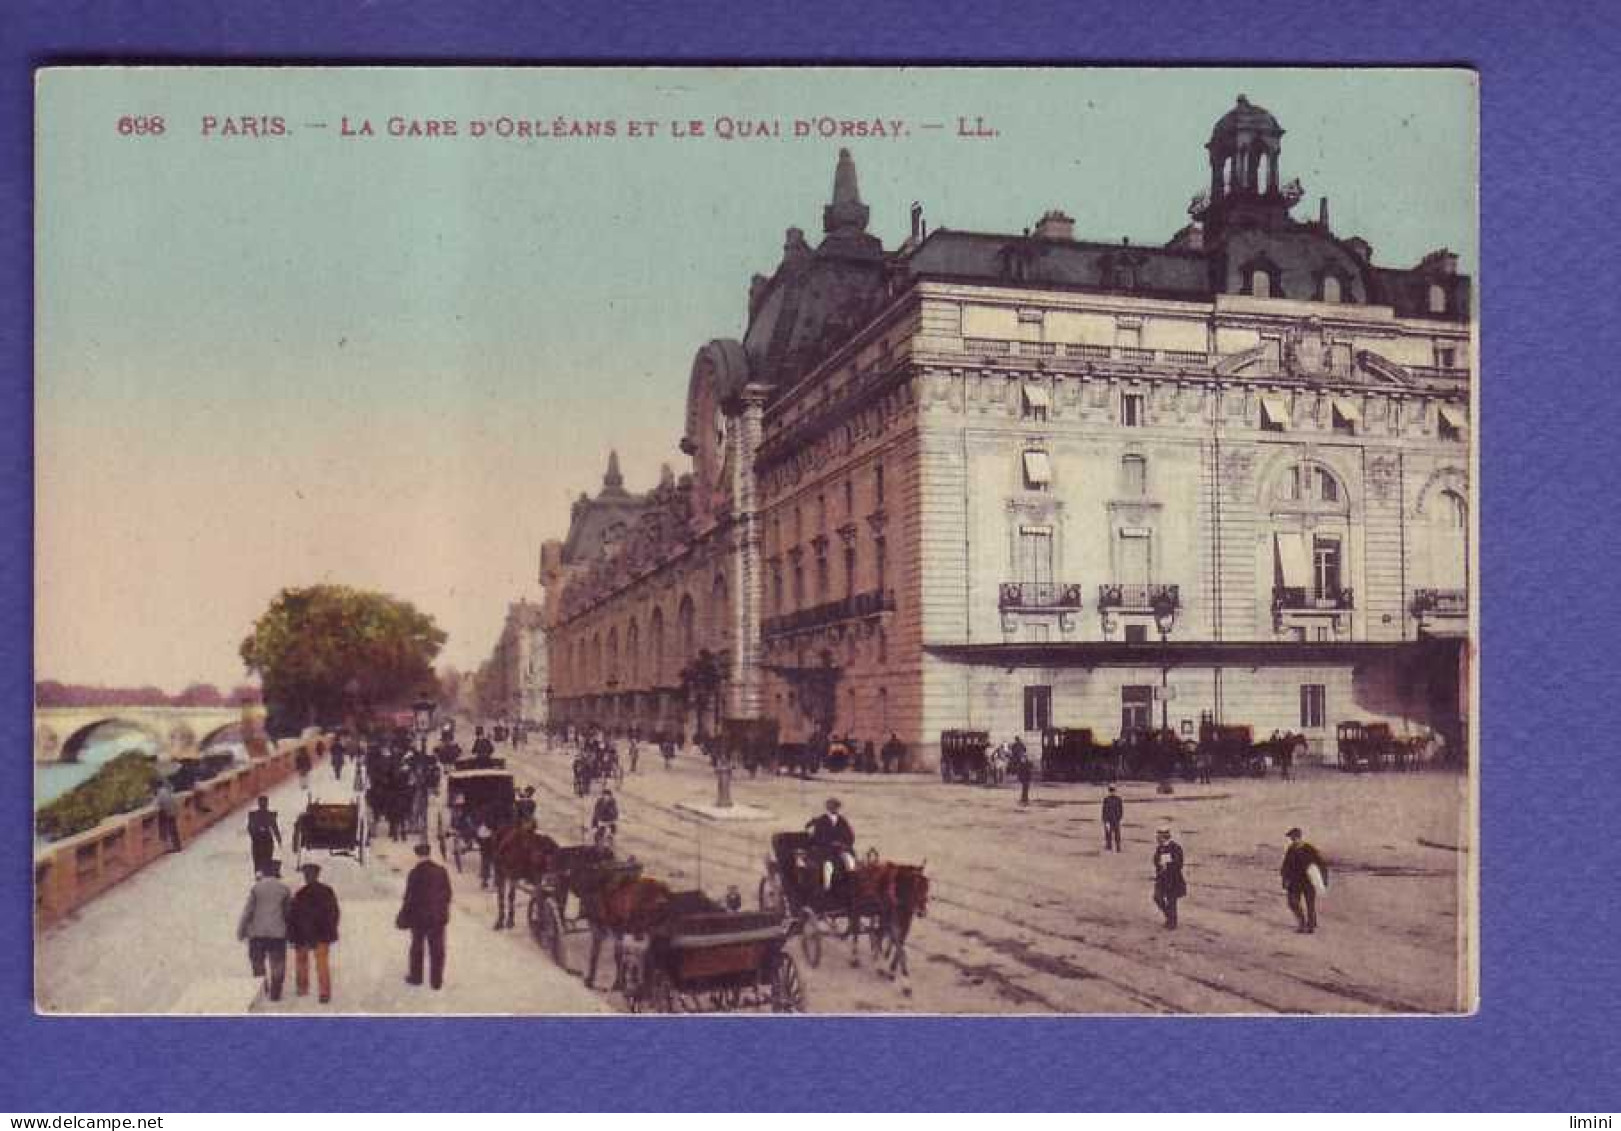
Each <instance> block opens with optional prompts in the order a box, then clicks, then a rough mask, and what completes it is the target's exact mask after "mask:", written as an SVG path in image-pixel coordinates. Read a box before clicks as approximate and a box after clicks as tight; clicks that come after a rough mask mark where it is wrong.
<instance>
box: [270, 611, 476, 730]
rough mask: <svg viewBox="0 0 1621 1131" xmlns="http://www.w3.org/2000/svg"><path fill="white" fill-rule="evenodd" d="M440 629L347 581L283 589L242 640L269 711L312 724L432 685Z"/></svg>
mask: <svg viewBox="0 0 1621 1131" xmlns="http://www.w3.org/2000/svg"><path fill="white" fill-rule="evenodd" d="M444 643H445V634H444V632H443V631H442V630H441V629H440V628H439V626H438V625H436V624H434V621H433V618H432V617H431V616H428V615H427V614H426V613H423V612H421V611H419V610H418V609H417V608H416V607H415V606H414V605H412V604H410V603H409V602H407V601H401V600H399V599H398V598H395V597H390V596H388V595H386V594H383V593H370V592H366V591H364V590H359V589H351V588H349V587H348V586H345V585H313V586H310V587H308V588H305V589H283V590H282V591H281V592H280V593H279V594H277V596H276V599H275V600H274V601H272V602H271V603H270V608H268V609H266V610H265V612H264V614H263V615H262V616H260V617H259V619H258V620H257V621H256V622H254V626H253V633H252V635H250V636H249V637H248V638H247V639H246V640H244V641H242V647H241V655H242V662H243V663H244V664H246V665H247V666H248V670H249V671H252V672H257V673H258V675H259V678H260V680H261V681H262V682H263V684H264V699H265V705H266V707H267V708H268V709H269V710H270V712H271V713H272V715H276V716H280V717H281V718H283V719H288V720H298V721H299V722H301V723H302V724H303V725H309V726H313V725H315V724H317V723H321V722H329V723H330V722H337V721H339V720H341V719H342V718H343V717H344V715H345V714H346V713H347V712H349V711H353V710H356V709H359V710H365V709H366V708H368V707H370V706H372V705H385V704H391V703H398V702H403V701H405V700H407V699H410V698H413V697H415V696H416V695H417V694H418V693H419V692H420V691H421V690H422V689H423V688H426V687H432V686H434V683H435V680H434V673H433V659H434V657H435V656H437V655H438V654H439V649H440V648H441V647H443V646H444Z"/></svg>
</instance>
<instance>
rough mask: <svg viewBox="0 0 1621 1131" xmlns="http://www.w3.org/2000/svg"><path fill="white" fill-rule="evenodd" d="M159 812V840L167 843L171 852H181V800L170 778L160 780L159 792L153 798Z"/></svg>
mask: <svg viewBox="0 0 1621 1131" xmlns="http://www.w3.org/2000/svg"><path fill="white" fill-rule="evenodd" d="M152 804H153V805H155V806H157V810H158V839H159V840H162V841H167V842H168V844H169V851H170V852H179V851H180V799H179V798H178V797H176V796H175V793H174V786H172V785H170V784H169V779H168V778H160V779H159V781H158V791H157V793H156V794H154V795H153V797H152Z"/></svg>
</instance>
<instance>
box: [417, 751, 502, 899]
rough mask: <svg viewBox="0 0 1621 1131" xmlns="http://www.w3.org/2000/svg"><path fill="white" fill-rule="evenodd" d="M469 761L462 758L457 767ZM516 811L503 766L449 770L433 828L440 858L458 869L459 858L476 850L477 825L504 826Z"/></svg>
mask: <svg viewBox="0 0 1621 1131" xmlns="http://www.w3.org/2000/svg"><path fill="white" fill-rule="evenodd" d="M496 761H499V759H496ZM470 762H471V759H465V760H464V762H458V763H457V766H462V765H463V764H464V763H470ZM516 810H517V787H516V786H515V785H514V783H513V778H512V774H511V773H510V772H509V771H507V770H506V769H504V768H500V769H488V768H481V769H472V768H468V769H455V770H452V771H451V772H450V773H449V774H447V775H446V776H445V808H444V809H443V810H441V811H440V813H439V818H438V827H437V829H436V830H435V831H436V834H437V837H438V840H439V856H440V858H441V859H444V860H453V861H454V862H455V864H456V871H458V872H460V871H461V870H462V857H463V856H464V855H466V854H469V853H474V852H477V851H478V827H479V825H480V824H481V823H482V824H485V825H488V826H489V827H490V828H492V829H501V828H506V827H507V826H508V825H511V824H512V823H513V819H514V816H515V813H516Z"/></svg>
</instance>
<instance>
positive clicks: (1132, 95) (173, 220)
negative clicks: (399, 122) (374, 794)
mask: <svg viewBox="0 0 1621 1131" xmlns="http://www.w3.org/2000/svg"><path fill="white" fill-rule="evenodd" d="M1239 92H1244V93H1246V94H1248V96H1249V97H1250V99H1251V100H1252V101H1254V102H1257V103H1259V104H1261V105H1263V106H1265V107H1267V108H1268V109H1270V110H1271V111H1272V112H1273V113H1274V114H1275V115H1276V116H1277V117H1278V119H1279V120H1280V121H1281V123H1282V125H1283V126H1284V128H1285V129H1286V131H1287V133H1286V135H1285V137H1284V142H1283V161H1282V167H1283V174H1284V176H1285V177H1286V178H1288V177H1298V178H1299V179H1300V180H1301V182H1302V184H1303V186H1304V188H1305V191H1306V202H1305V203H1303V204H1302V205H1301V211H1302V212H1303V213H1307V212H1309V213H1310V214H1312V215H1315V209H1316V200H1317V197H1319V196H1321V195H1327V196H1328V197H1329V198H1330V201H1331V208H1332V220H1333V225H1334V228H1335V230H1336V232H1338V233H1339V234H1340V235H1342V236H1348V235H1361V236H1363V237H1364V238H1366V239H1367V240H1369V242H1371V243H1372V244H1373V247H1374V254H1375V258H1376V260H1377V261H1379V262H1381V263H1386V264H1391V265H1408V264H1411V263H1414V262H1416V261H1417V260H1418V259H1419V258H1420V257H1421V256H1422V255H1423V254H1424V253H1425V252H1427V251H1430V250H1432V249H1434V248H1436V247H1440V246H1443V245H1445V246H1449V247H1451V248H1453V249H1454V250H1455V251H1458V252H1459V253H1460V255H1461V256H1462V260H1463V264H1462V266H1463V269H1464V270H1466V271H1469V272H1471V273H1473V272H1474V271H1475V270H1476V265H1477V263H1478V248H1477V242H1476V239H1477V237H1476V228H1475V204H1474V199H1475V164H1476V156H1475V152H1476V146H1475V141H1476V139H1475V109H1474V108H1475V85H1474V78H1473V76H1472V75H1470V74H1468V73H1466V72H1457V71H1452V72H1441V71H1333V70H1321V71H1255V70H1249V71H1212V70H1186V71H1052V70H1011V71H1010V70H950V71H948V70H919V69H911V70H856V71H833V70H773V71H745V72H727V71H718V70H717V71H708V70H659V69H642V70H610V69H601V70H568V71H546V70H505V71H502V70H445V69H438V70H388V69H342V70H338V69H330V70H308V69H301V70H295V69H264V70H252V69H235V70H206V69H197V70H172V69H145V70H135V69H131V70H75V71H68V70H59V71H52V72H44V73H42V76H41V79H40V84H39V90H38V101H39V110H38V186H39V208H38V216H37V233H38V256H37V262H38V283H39V294H38V327H39V335H38V349H37V356H38V379H37V399H38V412H37V420H38V424H37V428H38V457H37V475H38V484H39V486H38V494H39V531H38V554H39V575H38V576H39V584H38V590H39V593H38V599H37V605H38V635H39V641H38V648H37V651H38V661H39V670H40V675H41V676H42V677H45V678H62V679H75V680H86V681H109V682H112V681H116V682H137V681H138V682H147V681H154V682H158V683H162V684H165V685H170V686H174V685H178V684H180V683H182V682H184V681H186V680H189V679H192V678H204V679H211V680H218V681H221V682H226V681H232V680H234V679H236V678H238V677H239V675H240V667H239V665H238V664H237V663H236V661H235V659H234V647H235V643H236V641H237V640H238V639H240V637H241V636H242V635H243V633H244V632H245V631H246V629H247V627H248V625H249V623H250V622H251V620H252V618H253V617H254V616H255V615H256V614H257V612H258V611H259V610H260V609H262V607H263V606H264V604H265V603H266V602H267V601H268V600H269V598H270V597H271V595H272V594H273V593H274V591H275V590H276V589H277V588H278V587H279V586H281V585H285V584H304V583H310V582H314V581H318V580H340V581H347V582H352V583H355V584H360V585H372V586H377V587H380V588H385V589H388V590H391V591H393V592H396V593H399V594H401V595H402V596H406V597H408V598H410V599H412V600H414V601H416V602H417V603H418V604H420V605H421V606H422V607H424V608H426V609H427V610H429V611H430V612H432V613H434V614H435V615H436V616H437V617H438V618H439V619H440V621H441V623H442V624H443V625H444V626H445V627H446V628H447V629H448V630H449V631H450V633H451V637H452V639H451V643H450V645H449V646H448V649H447V656H448V657H449V658H450V659H452V660H454V661H456V662H458V663H462V664H464V665H465V664H471V663H474V662H476V660H477V659H478V658H479V657H480V656H481V655H483V654H484V653H485V652H487V650H488V648H489V646H490V645H491V644H492V643H493V640H494V637H495V634H496V632H497V631H498V628H499V624H500V618H501V616H502V614H503V612H504V609H505V604H506V602H507V600H509V599H510V598H512V597H515V596H518V595H520V594H525V593H532V592H533V590H534V584H533V577H534V574H535V559H536V554H537V551H538V546H539V543H540V541H541V539H542V538H543V537H551V536H557V535H560V534H561V532H562V530H563V528H564V525H565V523H566V517H567V511H566V508H567V500H568V498H569V497H570V496H571V494H573V493H577V492H578V491H579V490H580V489H581V488H582V487H594V485H595V483H596V482H597V481H598V480H599V479H600V476H601V471H602V465H603V463H604V460H605V453H606V450H607V449H608V447H610V446H617V447H618V448H619V450H620V455H621V459H622V461H623V464H624V469H625V473H626V477H627V479H628V481H629V485H630V486H631V487H632V488H637V487H640V486H643V485H645V484H647V483H649V482H650V481H651V480H652V479H653V477H654V476H655V475H656V474H657V470H658V465H659V463H660V462H662V461H665V460H669V461H672V462H677V461H678V454H677V452H676V450H675V443H676V440H677V438H678V435H679V431H680V426H681V411H682V405H683V400H684V396H685V390H686V378H687V370H688V367H689V366H690V364H691V360H692V356H693V354H694V352H695V351H696V349H697V348H698V347H699V346H700V345H702V344H703V343H704V342H706V341H708V340H709V339H710V338H713V337H723V336H741V333H742V330H743V319H744V316H745V296H746V294H747V288H748V281H749V277H750V275H751V274H753V273H754V272H757V271H758V272H769V271H770V270H771V269H772V268H773V267H774V266H775V264H776V261H777V259H778V257H779V255H780V249H781V244H782V236H783V230H784V228H786V227H787V226H789V225H790V224H793V225H798V226H800V227H802V228H804V229H805V230H806V232H807V234H808V235H809V236H810V237H811V238H812V239H813V240H814V239H815V238H816V237H817V235H818V234H819V232H820V226H821V206H822V205H823V204H824V203H825V202H826V200H827V197H828V194H829V191H830V187H831V181H832V171H833V164H834V160H835V158H836V155H837V150H838V148H839V146H840V145H847V146H848V147H849V148H850V149H851V151H852V153H853V154H854V156H855V159H856V163H857V166H858V169H859V171H860V178H861V191H862V195H863V197H864V199H865V200H866V201H867V203H868V204H869V205H870V206H871V207H872V224H871V228H872V230H873V231H874V232H875V233H876V234H878V235H879V236H881V237H882V238H883V240H884V242H885V244H886V245H889V246H893V245H894V243H896V242H897V241H898V240H899V239H900V238H902V237H903V236H904V235H905V231H906V227H907V211H908V207H909V205H910V204H911V202H912V201H913V200H920V201H921V202H922V203H923V204H924V207H925V210H926V213H927V216H928V219H929V221H930V223H931V225H933V226H941V225H945V226H948V227H952V228H967V229H988V230H1018V229H1020V228H1023V227H1025V226H1027V225H1029V224H1031V223H1032V222H1033V221H1034V220H1035V219H1036V218H1037V217H1038V216H1039V215H1040V214H1041V213H1042V212H1044V211H1045V210H1047V209H1049V208H1053V207H1061V208H1063V209H1065V210H1066V211H1068V212H1069V213H1070V214H1071V215H1073V216H1074V217H1075V218H1076V222H1077V224H1076V227H1077V233H1078V234H1079V235H1081V236H1083V237H1084V238H1094V239H1117V238H1119V237H1121V236H1130V237H1131V239H1132V241H1133V242H1134V243H1156V242H1163V241H1164V240H1165V239H1167V238H1168V237H1169V236H1170V235H1171V234H1172V233H1173V232H1174V231H1175V230H1176V229H1177V228H1178V227H1180V226H1181V225H1182V224H1183V223H1185V222H1186V214H1185V209H1186V206H1187V202H1188V199H1189V198H1190V197H1191V196H1192V194H1193V193H1194V192H1195V191H1197V190H1198V189H1199V188H1200V187H1202V185H1203V184H1204V183H1205V181H1206V179H1207V178H1208V172H1207V166H1206V164H1205V156H1204V149H1203V145H1204V142H1205V141H1206V140H1207V138H1208V136H1209V131H1210V127H1211V125H1212V123H1213V122H1214V121H1215V120H1216V119H1217V118H1218V117H1219V116H1220V115H1221V114H1222V113H1224V112H1225V111H1226V110H1227V109H1228V108H1229V107H1230V106H1231V105H1232V103H1233V100H1234V97H1235V96H1236V95H1237V94H1238V93H1239ZM126 114H131V115H133V114H160V115H162V116H163V118H164V120H165V127H166V128H165V133H164V135H163V136H162V137H161V138H135V137H126V136H122V135H120V133H119V132H118V120H119V118H120V116H122V115H126ZM205 115H212V116H214V117H216V118H224V117H227V116H232V115H281V116H282V117H283V118H285V120H286V122H287V126H288V129H289V131H290V136H287V137H284V138H277V139H264V140H253V139H241V138H224V137H218V136H216V137H211V138H205V137H202V136H201V122H202V119H203V117H204V116H205ZM393 115H400V116H404V117H407V118H410V117H415V118H418V119H427V118H437V119H447V118H450V119H456V120H457V122H458V124H459V127H460V129H461V131H462V136H459V137H456V138H442V139H433V140H408V139H393V138H390V137H388V136H386V120H387V119H388V118H389V117H390V116H393ZM559 115H561V116H563V117H565V118H570V119H598V120H604V119H613V120H615V121H616V122H617V124H618V133H619V136H617V137H615V138H612V139H607V138H597V139H589V140H587V139H544V140H529V141H519V140H506V141H504V140H500V139H498V138H495V137H493V136H486V137H485V138H482V139H474V138H472V137H470V136H467V131H468V129H469V125H470V123H471V121H472V120H474V119H485V120H493V119H496V118H499V117H501V116H507V117H509V118H512V119H520V118H522V119H529V120H532V121H544V122H546V123H548V124H549V123H550V122H551V121H552V119H554V118H555V117H557V116H559ZM723 115H724V116H729V117H732V118H734V119H737V120H739V121H758V120H762V119H764V120H776V121H780V122H782V124H783V131H784V134H785V135H789V134H791V132H792V129H791V126H792V122H793V121H794V120H795V119H801V118H804V119H814V118H818V117H823V116H828V117H833V118H851V119H868V120H870V119H873V118H881V119H895V118H900V119H904V120H905V121H906V122H907V123H908V130H909V133H908V136H905V137H903V138H902V139H900V140H874V139H865V140H863V139H854V140H842V141H841V140H826V139H820V138H811V139H794V138H793V137H791V136H784V137H782V138H780V139H775V140H748V141H743V140H733V141H725V140H722V139H719V138H716V137H714V136H712V135H711V136H708V137H705V138H702V139H684V140H676V139H674V138H672V137H671V136H670V133H669V123H670V122H671V120H672V119H677V118H679V119H683V120H690V119H697V120H700V121H703V122H705V123H706V127H707V128H708V129H709V130H710V131H712V130H713V128H714V122H715V119H716V118H717V117H719V116H723ZM960 115H966V116H969V117H976V116H977V117H982V118H983V119H984V120H985V122H986V124H987V125H989V126H992V127H994V128H995V129H996V130H997V131H998V136H997V137H996V138H995V139H992V140H972V141H970V140H962V139H959V138H957V137H956V136H955V129H954V127H955V124H956V120H957V118H958V116H960ZM343 116H348V117H349V118H350V119H351V121H352V122H358V121H359V120H360V119H362V118H369V119H370V120H371V121H372V123H373V125H374V127H375V128H376V129H377V130H378V131H379V136H377V137H376V138H373V139H366V140H358V139H357V140H344V139H342V138H340V137H339V136H337V135H338V127H339V123H340V120H341V118H342V117H343ZM630 118H636V119H651V120H656V121H657V122H659V134H658V136H656V137H654V138H652V139H646V140H638V139H631V138H629V137H627V136H625V133H626V131H625V122H626V120H627V119H630ZM312 122H326V123H328V128H327V129H326V130H324V131H320V130H310V129H305V128H304V126H305V123H312ZM927 122H939V123H944V124H945V125H946V128H945V129H943V130H939V131H929V130H924V129H922V128H921V126H922V124H923V123H927ZM677 466H678V469H679V467H680V464H679V462H677ZM132 641H133V642H139V643H138V645H135V646H132V645H131V642H132Z"/></svg>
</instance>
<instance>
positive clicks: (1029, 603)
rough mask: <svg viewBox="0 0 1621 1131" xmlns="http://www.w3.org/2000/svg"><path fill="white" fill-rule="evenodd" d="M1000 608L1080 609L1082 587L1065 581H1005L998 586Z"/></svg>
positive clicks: (998, 604) (997, 600) (997, 603)
mask: <svg viewBox="0 0 1621 1131" xmlns="http://www.w3.org/2000/svg"><path fill="white" fill-rule="evenodd" d="M996 606H997V608H999V609H1078V608H1080V607H1081V587H1080V586H1079V585H1074V584H1070V583H1068V582H1063V581H1004V582H1002V584H1001V586H1000V587H999V588H998V591H997V597H996Z"/></svg>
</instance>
